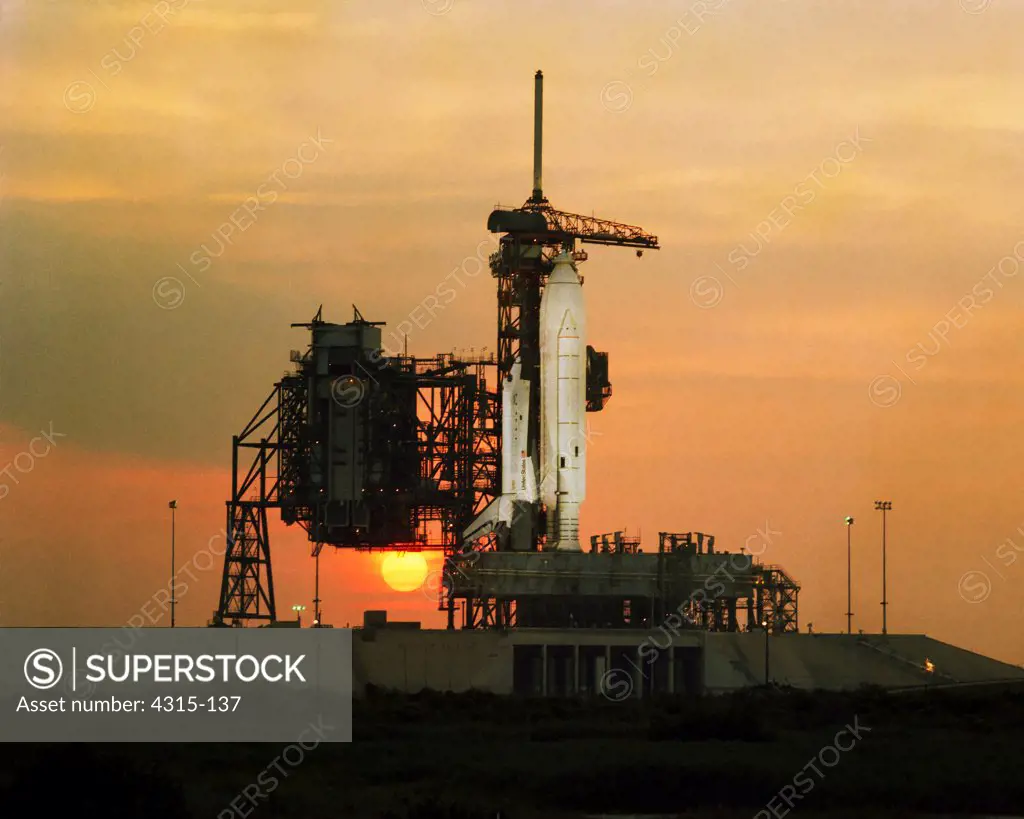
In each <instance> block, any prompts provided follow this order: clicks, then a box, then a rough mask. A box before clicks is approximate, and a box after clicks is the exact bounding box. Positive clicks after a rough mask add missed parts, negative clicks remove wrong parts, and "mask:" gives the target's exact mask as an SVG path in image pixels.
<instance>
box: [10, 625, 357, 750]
mask: <svg viewBox="0 0 1024 819" xmlns="http://www.w3.org/2000/svg"><path fill="white" fill-rule="evenodd" d="M303 739H306V740H308V741H310V742H351V741H352V632H351V631H350V630H348V629H314V628H309V629H297V628H245V629H243V628H175V629H170V628H153V629H142V628H0V742H295V741H297V740H299V741H302V740H303Z"/></svg>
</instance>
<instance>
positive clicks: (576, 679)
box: [569, 645, 580, 694]
mask: <svg viewBox="0 0 1024 819" xmlns="http://www.w3.org/2000/svg"><path fill="white" fill-rule="evenodd" d="M569 693H570V694H579V693H580V647H579V646H578V645H574V646H573V647H572V686H571V687H570V688H569Z"/></svg>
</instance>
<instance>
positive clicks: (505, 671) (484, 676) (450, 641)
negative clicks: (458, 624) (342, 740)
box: [352, 628, 512, 696]
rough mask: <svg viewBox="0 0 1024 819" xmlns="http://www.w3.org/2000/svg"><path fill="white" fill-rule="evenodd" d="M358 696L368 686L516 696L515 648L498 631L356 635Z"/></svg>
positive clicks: (354, 652) (385, 631) (377, 631)
mask: <svg viewBox="0 0 1024 819" xmlns="http://www.w3.org/2000/svg"><path fill="white" fill-rule="evenodd" d="M352 668H353V675H354V682H355V689H354V690H355V694H356V696H361V695H362V693H363V690H364V688H365V685H366V684H367V683H371V684H373V685H377V686H381V687H383V688H389V689H393V690H396V691H406V692H409V693H415V692H417V691H422V690H423V689H431V690H434V691H455V692H462V691H469V690H478V691H490V692H492V693H495V694H510V693H512V643H511V641H510V640H509V639H508V635H507V634H501V633H500V632H497V631H445V630H422V631H421V630H418V629H417V630H413V629H389V628H381V629H354V630H353V634H352Z"/></svg>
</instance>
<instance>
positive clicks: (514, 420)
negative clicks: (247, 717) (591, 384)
mask: <svg viewBox="0 0 1024 819" xmlns="http://www.w3.org/2000/svg"><path fill="white" fill-rule="evenodd" d="M553 263H554V267H553V269H552V271H551V274H550V275H549V276H548V281H547V284H546V285H545V287H544V294H543V296H542V297H541V302H540V328H539V331H540V332H539V335H540V441H539V446H534V442H533V441H531V440H530V438H529V427H530V425H529V411H530V383H529V381H527V380H526V379H524V378H523V377H522V362H521V361H520V360H519V359H518V358H517V359H516V361H515V362H514V363H513V365H512V367H511V369H510V372H509V375H508V377H507V378H506V379H505V383H504V384H502V388H501V427H502V428H501V494H500V495H498V496H497V497H496V498H495V499H494V500H493V501H491V503H490V504H488V506H487V507H486V508H485V509H484V510H483V511H482V512H481V513H480V514H479V515H478V516H477V518H476V519H475V520H474V521H473V522H472V523H471V524H470V525H469V526H468V527H466V529H465V530H464V531H463V539H464V541H472V540H476V539H478V538H480V537H483V536H485V535H488V534H490V533H491V532H494V531H499V530H500V529H501V528H502V527H506V528H507V529H508V530H509V531H510V532H511V537H512V539H513V543H512V545H511V547H512V548H513V549H515V550H517V551H518V550H520V549H528V548H531V546H530V545H527V544H521V543H517V542H516V541H517V539H518V538H517V532H516V528H517V527H516V525H515V524H516V521H517V519H520V518H523V519H525V516H526V514H527V513H528V512H529V511H530V510H531V508H533V507H535V506H536V505H537V503H538V502H539V503H543V504H544V506H545V507H546V509H547V548H548V549H555V550H558V551H571V552H579V551H581V546H580V539H579V516H580V504H582V503H583V500H584V499H585V497H586V479H587V471H586V467H587V439H586V434H585V433H586V426H585V424H586V411H587V358H586V355H587V352H586V351H587V341H586V336H587V313H586V308H585V307H584V304H583V287H582V281H581V280H580V277H579V273H578V272H577V269H576V262H575V261H574V259H573V256H572V255H571V254H570V253H561V254H559V255H558V256H556V257H555V258H554V260H553ZM534 451H539V453H540V463H539V464H537V463H535V462H534V459H533V457H532V455H531V453H532V452H534Z"/></svg>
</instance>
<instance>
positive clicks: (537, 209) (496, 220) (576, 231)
mask: <svg viewBox="0 0 1024 819" xmlns="http://www.w3.org/2000/svg"><path fill="white" fill-rule="evenodd" d="M543 123H544V75H543V73H542V72H540V71H538V72H537V73H536V75H535V76H534V92H533V192H532V193H531V195H530V198H529V199H527V200H526V203H525V204H524V205H523V206H522V207H521V208H502V207H496V208H495V209H494V210H493V211H492V212H491V215H490V217H489V218H488V219H487V229H488V230H489V231H491V232H492V233H509V234H513V235H516V236H518V237H519V238H520V239H525V240H526V241H528V242H532V243H536V244H541V245H563V246H569V247H571V246H572V245H573V243H574V242H575V240H576V239H579V240H580V241H581V242H589V243H590V244H595V245H618V246H621V247H635V248H640V249H642V250H658V249H659V245H658V237H657V236H655V235H653V234H651V233H648V232H647V231H645V230H644V229H643V228H640V227H637V226H636V225H627V224H624V223H622V222H613V221H611V220H609V219H598V218H597V217H595V216H583V215H581V214H578V213H568V212H567V211H563V210H558V209H556V208H553V207H552V206H551V204H550V203H549V202H548V200H547V197H545V196H544V191H543V190H542V187H541V164H542V163H541V159H542V157H541V146H542V141H543V137H544V133H543V131H544V127H543Z"/></svg>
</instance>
